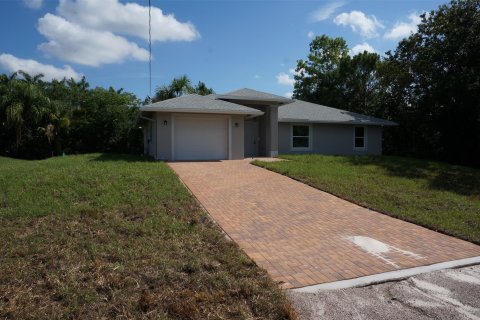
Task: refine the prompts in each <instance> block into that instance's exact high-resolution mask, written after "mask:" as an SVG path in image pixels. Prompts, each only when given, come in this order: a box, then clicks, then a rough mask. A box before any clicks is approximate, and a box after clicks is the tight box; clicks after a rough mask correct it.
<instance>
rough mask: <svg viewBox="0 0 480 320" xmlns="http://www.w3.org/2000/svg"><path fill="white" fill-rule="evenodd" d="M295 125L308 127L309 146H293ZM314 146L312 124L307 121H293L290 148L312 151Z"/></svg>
mask: <svg viewBox="0 0 480 320" xmlns="http://www.w3.org/2000/svg"><path fill="white" fill-rule="evenodd" d="M293 126H303V127H308V148H294V147H293ZM312 147H313V129H312V125H311V124H307V123H291V124H290V150H292V151H312Z"/></svg>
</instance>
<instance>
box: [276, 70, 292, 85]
mask: <svg viewBox="0 0 480 320" xmlns="http://www.w3.org/2000/svg"><path fill="white" fill-rule="evenodd" d="M277 83H278V84H283V85H287V86H293V85H294V84H295V79H294V78H293V77H292V76H290V75H289V74H286V73H285V72H281V73H279V74H277Z"/></svg>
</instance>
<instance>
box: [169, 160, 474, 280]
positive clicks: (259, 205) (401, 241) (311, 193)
mask: <svg viewBox="0 0 480 320" xmlns="http://www.w3.org/2000/svg"><path fill="white" fill-rule="evenodd" d="M169 165H170V166H171V167H172V168H173V169H174V170H175V172H177V174H178V175H179V176H180V178H181V179H182V180H183V182H184V183H185V184H186V185H187V186H188V188H189V189H190V190H191V191H192V193H193V194H194V195H195V196H196V197H197V199H198V200H199V201H200V202H201V204H202V205H203V206H204V207H205V208H206V210H207V211H208V212H209V213H210V215H211V216H212V217H213V219H214V220H216V221H217V223H218V224H219V225H220V226H221V228H222V229H223V230H224V231H225V232H226V233H227V234H228V235H229V236H230V237H231V238H232V239H233V240H234V241H236V242H237V243H238V245H239V246H240V247H241V248H242V249H243V250H244V251H245V252H246V253H247V254H248V255H249V256H250V257H251V258H252V259H253V260H255V262H256V263H257V264H258V265H259V266H261V267H263V268H265V269H266V270H267V271H268V273H269V274H270V275H271V277H272V278H273V279H274V280H275V281H278V282H280V283H282V285H283V287H284V288H295V287H303V286H308V285H313V284H319V283H326V282H332V281H337V280H345V279H351V278H357V277H361V276H367V275H372V274H377V273H382V272H387V271H395V270H399V269H403V268H411V267H416V266H421V265H429V264H433V263H439V262H444V261H449V260H457V259H463V258H469V257H474V256H480V246H477V245H474V244H472V243H469V242H466V241H462V240H459V239H456V238H453V237H449V236H446V235H443V234H440V233H437V232H434V231H431V230H428V229H425V228H423V227H420V226H417V225H414V224H411V223H408V222H404V221H401V220H398V219H394V218H391V217H388V216H386V215H384V214H381V213H378V212H375V211H372V210H368V209H365V208H363V207H360V206H358V205H355V204H353V203H350V202H348V201H345V200H342V199H340V198H337V197H335V196H333V195H330V194H328V193H325V192H322V191H319V190H317V189H314V188H312V187H310V186H307V185H305V184H303V183H300V182H297V181H295V180H292V179H290V178H288V177H285V176H282V175H280V174H277V173H274V172H271V171H268V170H266V169H262V168H259V167H256V166H254V165H251V164H249V163H248V161H245V160H231V161H219V162H177V163H170V164H169Z"/></svg>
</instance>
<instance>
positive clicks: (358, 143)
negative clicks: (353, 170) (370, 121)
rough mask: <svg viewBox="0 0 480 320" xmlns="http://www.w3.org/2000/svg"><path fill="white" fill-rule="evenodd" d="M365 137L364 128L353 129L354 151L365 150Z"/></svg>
mask: <svg viewBox="0 0 480 320" xmlns="http://www.w3.org/2000/svg"><path fill="white" fill-rule="evenodd" d="M366 139H367V135H366V129H365V127H355V131H354V137H353V140H354V146H355V149H365V148H366V146H367V140H366Z"/></svg>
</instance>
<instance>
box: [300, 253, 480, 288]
mask: <svg viewBox="0 0 480 320" xmlns="http://www.w3.org/2000/svg"><path fill="white" fill-rule="evenodd" d="M476 264H480V256H477V257H471V258H466V259H460V260H452V261H447V262H440V263H435V264H431V265H428V266H420V267H415V268H410V269H403V270H398V271H390V272H384V273H378V274H373V275H370V276H365V277H359V278H355V279H348V280H341V281H335V282H328V283H321V284H315V285H312V286H307V287H301V288H295V289H291V291H293V292H306V293H316V292H320V291H327V290H338V289H346V288H352V287H364V286H369V285H373V284H379V283H383V282H388V281H398V280H403V279H406V278H408V277H411V276H414V275H418V274H421V273H427V272H432V271H438V270H442V269H453V268H460V267H468V266H472V265H476Z"/></svg>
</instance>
